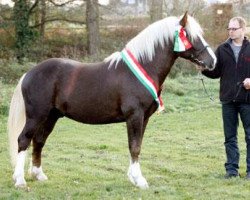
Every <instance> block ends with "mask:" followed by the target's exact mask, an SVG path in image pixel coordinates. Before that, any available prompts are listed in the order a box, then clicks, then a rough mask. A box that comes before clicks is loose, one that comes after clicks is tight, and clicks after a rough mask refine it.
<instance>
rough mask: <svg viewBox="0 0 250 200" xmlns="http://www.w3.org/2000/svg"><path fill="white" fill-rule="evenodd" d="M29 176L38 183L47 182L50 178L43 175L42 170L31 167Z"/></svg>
mask: <svg viewBox="0 0 250 200" xmlns="http://www.w3.org/2000/svg"><path fill="white" fill-rule="evenodd" d="M29 174H30V176H32V177H33V178H35V179H36V180H38V181H46V180H48V177H47V176H46V175H45V174H44V173H43V170H42V168H41V167H40V168H37V167H31V168H30V169H29Z"/></svg>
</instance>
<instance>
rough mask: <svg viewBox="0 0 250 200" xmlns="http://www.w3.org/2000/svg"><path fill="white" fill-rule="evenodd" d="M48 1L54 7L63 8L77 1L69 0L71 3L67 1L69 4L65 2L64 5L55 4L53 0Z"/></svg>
mask: <svg viewBox="0 0 250 200" xmlns="http://www.w3.org/2000/svg"><path fill="white" fill-rule="evenodd" d="M48 1H49V2H50V3H52V4H53V5H54V6H57V7H62V6H65V5H67V4H69V3H72V2H74V1H75V0H69V1H67V2H65V3H62V4H58V3H55V2H54V1H53V0H48Z"/></svg>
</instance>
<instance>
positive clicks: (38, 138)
mask: <svg viewBox="0 0 250 200" xmlns="http://www.w3.org/2000/svg"><path fill="white" fill-rule="evenodd" d="M57 120H58V116H57V115H56V114H55V113H53V112H51V113H50V115H49V117H48V118H47V120H46V121H45V122H44V123H43V125H42V126H41V127H40V128H39V130H38V131H37V132H36V134H35V135H34V137H33V140H32V145H33V151H32V161H31V165H30V168H29V174H30V175H31V176H33V177H34V178H36V179H37V180H39V181H45V180H47V179H48V178H47V176H46V175H45V174H44V172H43V169H42V165H41V154H42V149H43V147H44V145H45V142H46V139H47V138H48V136H49V134H50V133H51V132H52V130H53V128H54V126H55V123H56V122H57Z"/></svg>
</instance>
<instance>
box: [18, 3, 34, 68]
mask: <svg viewBox="0 0 250 200" xmlns="http://www.w3.org/2000/svg"><path fill="white" fill-rule="evenodd" d="M14 21H15V34H16V41H15V47H16V52H15V53H16V58H17V60H18V61H19V63H22V61H23V58H24V57H25V56H26V54H27V51H28V49H29V45H30V42H31V40H32V37H33V33H32V30H31V29H30V27H29V5H28V2H27V0H18V1H15V5H14Z"/></svg>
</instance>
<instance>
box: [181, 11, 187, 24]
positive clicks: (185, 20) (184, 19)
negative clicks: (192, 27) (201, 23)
mask: <svg viewBox="0 0 250 200" xmlns="http://www.w3.org/2000/svg"><path fill="white" fill-rule="evenodd" d="M187 18H188V12H187V11H186V12H185V14H184V15H183V17H182V19H181V21H180V25H181V26H183V27H185V26H186V23H187Z"/></svg>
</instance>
